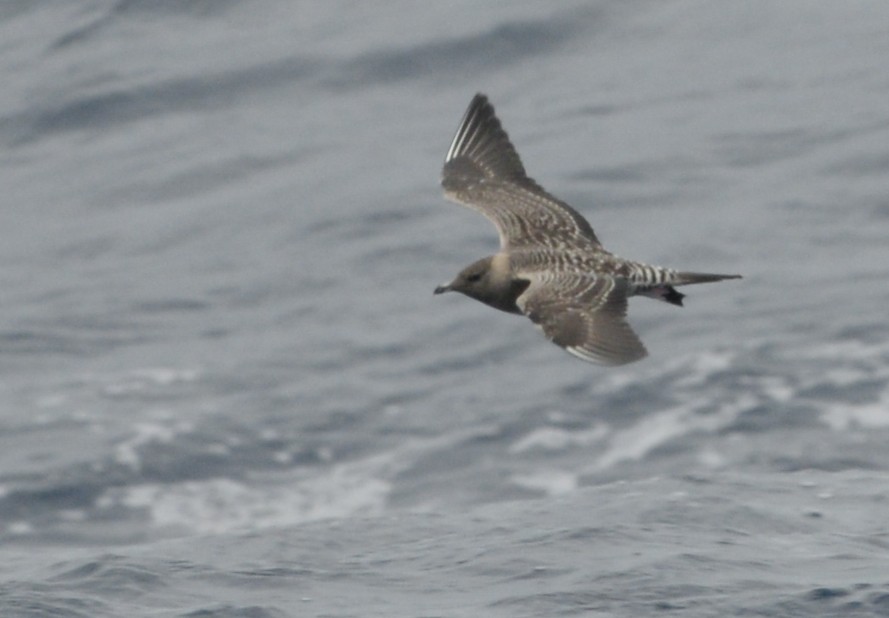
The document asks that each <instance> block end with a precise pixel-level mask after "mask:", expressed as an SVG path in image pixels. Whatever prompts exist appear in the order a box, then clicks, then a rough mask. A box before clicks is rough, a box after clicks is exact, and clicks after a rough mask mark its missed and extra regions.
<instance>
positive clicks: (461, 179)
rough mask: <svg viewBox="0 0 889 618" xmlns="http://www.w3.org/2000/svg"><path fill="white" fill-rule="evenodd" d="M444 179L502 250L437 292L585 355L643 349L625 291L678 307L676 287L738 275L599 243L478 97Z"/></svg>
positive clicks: (599, 357) (615, 355) (627, 356)
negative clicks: (519, 321) (642, 258)
mask: <svg viewBox="0 0 889 618" xmlns="http://www.w3.org/2000/svg"><path fill="white" fill-rule="evenodd" d="M441 184H442V186H443V187H444V190H445V195H446V196H447V197H448V198H449V199H452V200H454V201H456V202H459V203H460V204H463V205H465V206H468V207H470V208H472V209H474V210H477V211H478V212H480V213H481V214H483V215H484V216H485V217H487V218H488V219H490V220H491V222H493V223H494V225H495V226H496V227H497V231H498V232H499V233H500V252H499V253H497V254H496V255H493V256H490V257H487V258H483V259H481V260H478V261H477V262H474V263H473V264H471V265H469V266H467V267H466V268H464V269H463V270H462V271H461V272H460V273H459V274H458V275H457V277H456V278H455V279H454V280H453V281H451V282H450V283H448V284H446V285H443V286H439V287H438V288H436V290H435V292H436V294H439V293H441V292H447V291H451V290H453V291H457V292H461V293H463V294H465V295H467V296H469V297H471V298H474V299H476V300H479V301H481V302H483V303H485V304H487V305H490V306H492V307H494V308H496V309H500V310H502V311H507V312H510V313H519V314H524V315H526V316H528V317H529V318H530V319H531V321H532V322H534V323H535V324H537V325H538V326H540V327H541V328H542V329H543V332H544V334H545V335H546V336H547V337H548V338H549V339H550V340H551V341H553V343H555V344H557V345H560V346H562V347H563V348H565V349H566V350H567V351H568V352H570V353H571V354H574V355H575V356H578V357H579V358H582V359H584V360H588V361H592V362H597V363H602V364H607V365H622V364H625V363H630V362H633V361H636V360H639V359H641V358H643V357H644V356H645V355H646V354H647V352H646V351H645V346H643V345H642V342H641V341H639V338H638V337H637V336H636V334H635V333H634V332H633V330H632V329H631V328H630V325H629V324H628V323H627V321H626V319H625V317H626V313H627V298H628V297H630V296H634V295H643V296H648V297H650V298H656V299H658V300H663V301H665V302H668V303H672V304H674V305H680V306H681V305H682V298H683V294H680V293H679V292H677V291H676V290H675V288H674V286H677V285H688V284H692V283H707V282H711V281H720V280H722V279H738V278H740V275H714V274H706V273H691V272H679V271H676V270H672V269H667V268H661V267H659V266H649V265H647V264H643V263H641V262H634V261H631V260H624V259H621V258H619V257H617V256H615V255H614V254H612V253H610V252H609V251H607V250H605V248H604V247H602V244H601V243H600V242H599V239H598V238H597V237H596V234H595V232H594V231H593V228H592V227H590V224H589V223H588V222H587V221H586V219H584V218H583V217H582V216H581V215H580V214H579V213H578V212H577V211H575V210H574V209H573V208H571V207H570V206H568V204H566V203H565V202H562V201H561V200H559V199H557V198H555V197H553V196H552V195H550V194H549V193H547V192H546V191H544V189H543V188H542V187H541V186H540V185H538V184H537V183H536V182H534V181H533V180H532V179H531V178H528V176H527V175H526V174H525V168H524V166H523V165H522V161H521V159H520V158H519V155H518V153H517V152H516V150H515V148H514V147H513V145H512V143H511V142H510V141H509V137H508V136H507V134H506V132H505V131H504V130H503V127H502V126H501V125H500V121H499V120H498V119H497V116H496V115H495V114H494V108H493V107H492V106H491V104H490V103H488V99H487V98H486V97H485V96H484V95H481V94H477V95H476V96H475V98H473V100H472V102H471V103H470V105H469V108H468V109H467V110H466V114H465V115H464V116H463V120H462V121H461V123H460V127H459V128H458V129H457V134H456V135H455V136H454V139H453V141H452V142H451V147H450V148H449V149H448V153H447V156H446V157H445V164H444V169H443V171H442V181H441Z"/></svg>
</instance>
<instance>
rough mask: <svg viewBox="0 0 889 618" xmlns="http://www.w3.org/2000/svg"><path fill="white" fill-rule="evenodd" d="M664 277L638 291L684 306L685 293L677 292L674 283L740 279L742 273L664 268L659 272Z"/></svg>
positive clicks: (650, 296) (688, 283) (644, 294)
mask: <svg viewBox="0 0 889 618" xmlns="http://www.w3.org/2000/svg"><path fill="white" fill-rule="evenodd" d="M658 275H659V276H660V277H662V283H659V284H655V285H651V286H647V287H644V288H642V290H641V291H639V292H638V293H639V294H641V295H642V296H648V297H649V298H654V299H655V300H662V301H664V302H665V303H670V304H671V305H676V306H678V307H681V306H682V299H683V298H685V294H683V293H681V292H677V291H676V288H674V287H673V286H674V285H693V284H695V283H713V282H714V281H723V280H725V279H740V278H741V275H716V274H712V273H688V272H677V271H672V270H662V271H660V272H659V273H658Z"/></svg>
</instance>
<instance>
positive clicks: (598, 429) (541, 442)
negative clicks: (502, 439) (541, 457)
mask: <svg viewBox="0 0 889 618" xmlns="http://www.w3.org/2000/svg"><path fill="white" fill-rule="evenodd" d="M606 435H608V427H607V426H606V425H605V424H604V423H599V424H596V425H594V426H593V427H591V428H590V429H587V430H585V431H569V430H567V429H562V428H559V427H541V428H540V429H535V430H534V431H531V432H530V433H528V434H527V435H525V436H523V437H522V438H521V439H519V440H516V441H515V442H514V443H513V444H511V445H510V446H509V452H510V453H524V452H526V451H531V450H542V451H562V450H565V449H567V448H569V447H572V446H588V445H590V444H595V443H597V442H601V441H602V440H603V439H604V438H605V436H606Z"/></svg>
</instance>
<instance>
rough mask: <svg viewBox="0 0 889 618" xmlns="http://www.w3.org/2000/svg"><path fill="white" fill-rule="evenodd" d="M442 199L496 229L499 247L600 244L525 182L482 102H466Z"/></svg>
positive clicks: (478, 98) (566, 210)
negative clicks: (484, 219)
mask: <svg viewBox="0 0 889 618" xmlns="http://www.w3.org/2000/svg"><path fill="white" fill-rule="evenodd" d="M441 184H442V187H444V189H445V195H446V196H447V197H448V198H450V199H452V200H454V201H456V202H459V203H461V204H464V205H466V206H469V207H470V208H473V209H475V210H477V211H479V212H480V213H482V214H483V215H485V216H486V217H487V218H488V219H490V220H491V221H492V222H493V223H494V225H496V226H497V231H498V232H499V233H500V246H501V247H502V248H503V249H507V248H510V249H512V248H518V247H528V246H534V245H543V246H547V247H550V248H553V249H560V248H566V247H582V248H592V247H598V246H600V243H599V240H598V239H597V238H596V234H595V233H594V232H593V228H592V227H590V224H589V223H587V221H586V219H584V218H583V217H582V216H581V215H580V214H579V213H578V212H577V211H575V210H574V209H573V208H571V207H570V206H568V204H566V203H565V202H562V201H560V200H558V199H556V198H554V197H553V196H552V195H550V194H549V193H547V192H546V191H544V190H543V188H542V187H541V186H540V185H538V184H537V183H536V182H534V181H533V180H532V179H530V178H528V176H527V175H526V174H525V168H524V167H523V166H522V161H521V159H519V155H518V153H517V152H516V150H515V147H513V145H512V143H510V141H509V136H508V135H507V134H506V131H504V130H503V127H501V126H500V121H499V120H498V119H497V116H496V115H495V114H494V108H493V106H492V105H491V104H490V103H489V102H488V99H487V98H486V97H485V96H484V95H482V94H477V95H475V97H474V98H473V99H472V102H471V103H470V104H469V108H468V109H467V110H466V114H465V115H464V116H463V120H462V121H461V122H460V126H459V128H458V129H457V134H456V135H455V136H454V140H453V141H452V142H451V147H450V148H449V149H448V154H447V156H446V157H445V164H444V169H443V170H442V178H441Z"/></svg>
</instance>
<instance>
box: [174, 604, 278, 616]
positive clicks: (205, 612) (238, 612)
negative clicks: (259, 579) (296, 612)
mask: <svg viewBox="0 0 889 618" xmlns="http://www.w3.org/2000/svg"><path fill="white" fill-rule="evenodd" d="M291 615H292V614H289V613H285V612H283V611H281V610H279V609H276V608H267V607H260V606H255V605H251V606H247V607H237V606H233V605H216V606H213V607H212V608H208V609H197V610H194V611H190V612H188V613H186V614H178V616H180V617H181V618H285V617H287V616H291Z"/></svg>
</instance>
